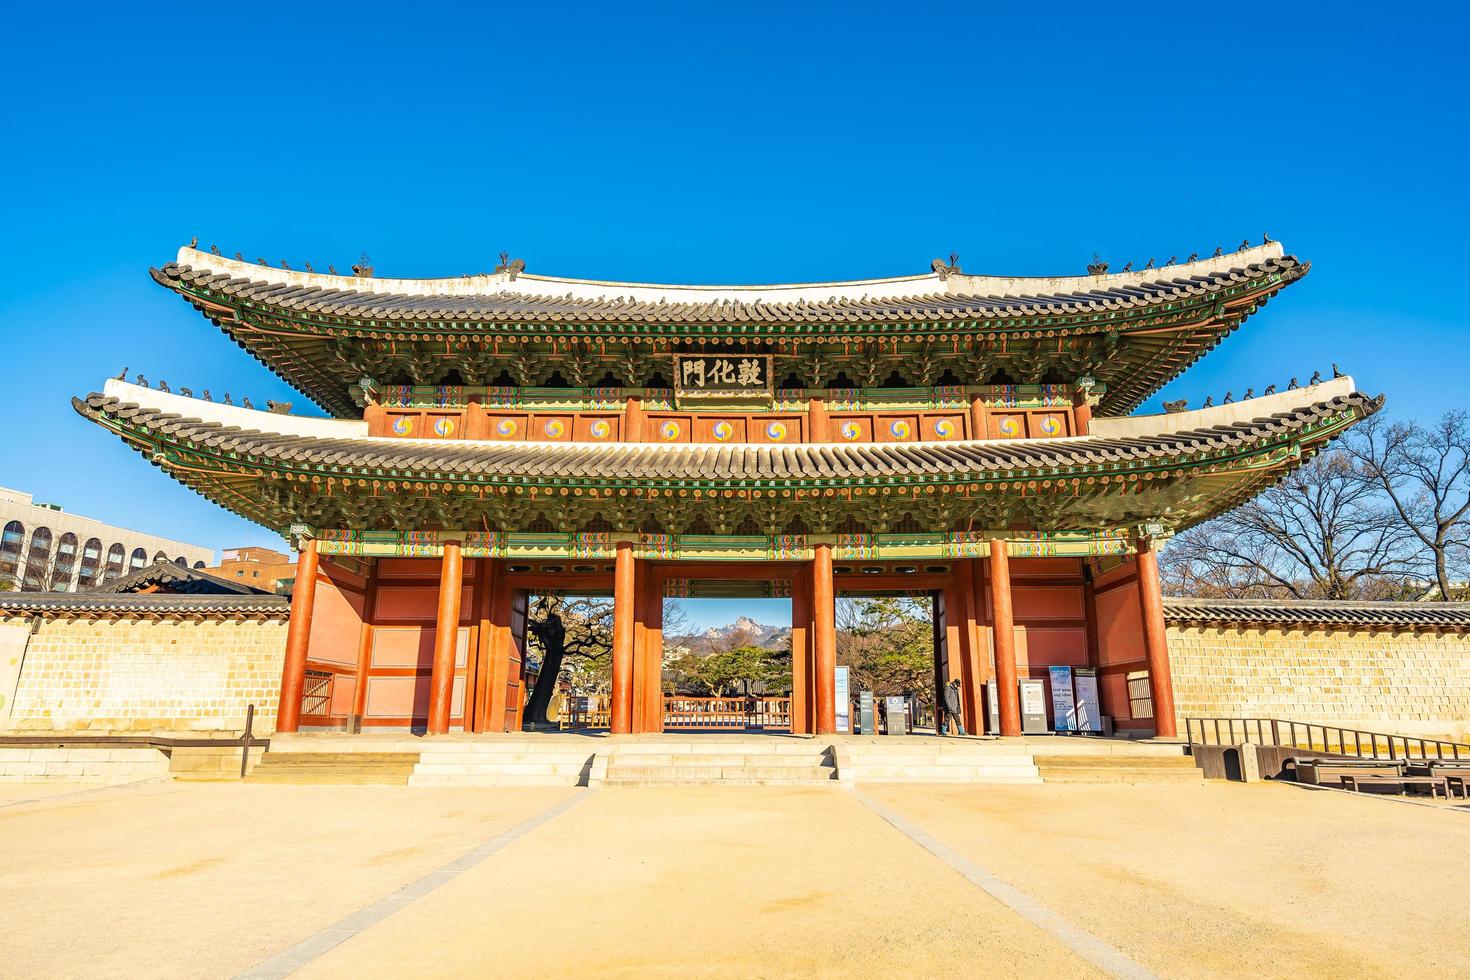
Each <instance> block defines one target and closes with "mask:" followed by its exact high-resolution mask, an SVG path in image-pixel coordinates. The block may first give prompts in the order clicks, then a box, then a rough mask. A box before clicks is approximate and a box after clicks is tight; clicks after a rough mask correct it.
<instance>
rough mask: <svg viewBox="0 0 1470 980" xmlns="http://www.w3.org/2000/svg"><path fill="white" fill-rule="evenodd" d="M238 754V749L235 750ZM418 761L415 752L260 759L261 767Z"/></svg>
mask: <svg viewBox="0 0 1470 980" xmlns="http://www.w3.org/2000/svg"><path fill="white" fill-rule="evenodd" d="M235 751H236V752H237V753H238V751H239V750H238V749H237V750H235ZM418 759H419V753H417V752H285V753H282V752H276V751H275V750H272V751H270V752H267V753H266V754H265V755H264V756H262V757H261V760H260V765H262V766H279V765H292V766H306V765H322V764H326V765H341V764H351V765H363V764H367V765H371V764H375V763H391V764H397V765H410V766H411V765H413V764H414V763H415V762H417V761H418Z"/></svg>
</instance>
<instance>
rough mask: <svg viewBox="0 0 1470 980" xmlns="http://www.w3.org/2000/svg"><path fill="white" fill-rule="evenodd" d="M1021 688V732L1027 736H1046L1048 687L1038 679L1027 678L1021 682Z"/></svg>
mask: <svg viewBox="0 0 1470 980" xmlns="http://www.w3.org/2000/svg"><path fill="white" fill-rule="evenodd" d="M1019 685H1020V688H1021V731H1022V732H1023V733H1025V734H1027V735H1045V734H1046V733H1047V731H1048V729H1047V727H1046V685H1045V684H1043V683H1042V682H1041V681H1040V680H1037V679H1036V678H1032V677H1027V678H1023V679H1022V680H1021V681H1020V682H1019Z"/></svg>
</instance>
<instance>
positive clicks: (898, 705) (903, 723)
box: [884, 694, 909, 735]
mask: <svg viewBox="0 0 1470 980" xmlns="http://www.w3.org/2000/svg"><path fill="white" fill-rule="evenodd" d="M884 705H885V707H886V708H887V709H888V714H887V720H888V727H887V729H885V731H886V732H887V734H889V735H907V734H908V731H909V723H908V708H909V699H908V698H906V697H904V696H903V695H901V694H898V695H889V696H888V697H887V698H884Z"/></svg>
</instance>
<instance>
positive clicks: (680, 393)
mask: <svg viewBox="0 0 1470 980" xmlns="http://www.w3.org/2000/svg"><path fill="white" fill-rule="evenodd" d="M774 385H775V379H774V376H773V375H772V372H771V355H770V354H675V355H674V397H675V398H676V399H677V400H678V401H679V402H681V403H682V402H684V401H686V400H691V399H692V400H695V401H741V402H753V401H766V402H769V401H770V400H771V399H773V398H774V397H775V387H774Z"/></svg>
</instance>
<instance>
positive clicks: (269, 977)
mask: <svg viewBox="0 0 1470 980" xmlns="http://www.w3.org/2000/svg"><path fill="white" fill-rule="evenodd" d="M592 793H593V791H592V790H583V791H582V792H579V793H574V794H573V795H571V796H569V797H567V798H566V799H564V800H562V801H561V802H559V803H556V804H554V805H552V806H550V807H548V808H547V809H545V810H542V811H541V812H540V813H538V814H536V815H535V816H533V817H530V818H529V819H526V820H523V821H521V822H520V823H518V824H516V825H515V826H514V827H512V828H510V829H509V830H507V831H505V832H503V833H501V834H499V835H497V836H496V837H493V838H491V839H490V840H488V841H486V842H485V843H483V844H481V845H480V846H479V847H477V848H475V849H474V850H472V851H470V852H468V853H467V854H464V855H462V856H461V857H458V858H455V859H454V860H453V861H450V862H449V863H448V864H446V865H444V866H442V867H440V868H436V869H435V870H433V871H430V872H429V873H428V874H426V875H424V876H423V877H421V878H419V879H418V880H416V881H411V882H409V883H408V884H407V885H404V886H403V887H402V888H400V889H398V891H396V892H394V893H393V894H391V895H386V896H384V897H383V898H380V899H378V900H377V901H376V902H373V903H372V904H371V905H368V906H365V907H364V908H361V909H358V910H357V911H356V912H353V913H352V914H351V915H348V916H345V917H344V918H342V919H339V920H338V921H336V922H334V923H332V924H331V925H329V926H327V927H325V928H323V929H321V930H320V931H318V932H317V933H316V934H315V935H312V936H308V937H307V938H306V939H303V940H302V941H301V942H299V943H297V944H296V945H295V946H292V947H291V948H290V949H287V950H284V951H282V952H280V953H277V954H276V955H275V956H272V957H270V958H269V959H267V960H263V961H261V962H260V963H257V964H256V965H255V966H253V967H252V968H250V969H249V970H246V971H245V972H244V973H241V974H238V975H237V977H236V980H280V978H284V977H288V976H290V975H291V974H293V973H295V972H296V971H297V970H299V969H301V968H302V967H303V966H305V965H306V964H308V963H310V962H311V961H312V960H315V959H317V958H318V957H320V956H322V955H324V954H326V953H327V952H329V951H331V950H332V949H333V948H335V947H337V946H339V945H341V944H342V943H344V942H346V941H347V940H349V939H351V938H352V937H353V936H355V935H357V934H358V933H360V932H362V931H363V930H364V929H369V928H371V927H373V926H375V925H377V924H378V923H380V922H382V921H383V920H384V919H386V918H388V916H390V915H392V914H393V913H394V912H397V911H398V910H399V909H402V908H403V907H405V906H407V905H411V904H412V903H414V902H416V901H418V900H419V899H421V898H423V897H424V896H425V895H427V894H429V893H430V892H432V891H434V890H435V889H436V888H439V887H441V886H443V885H445V884H447V883H449V882H451V881H453V880H454V879H455V878H457V877H459V876H460V875H461V874H464V872H466V871H468V870H469V869H470V868H473V867H474V866H475V865H477V864H479V863H480V862H481V861H484V860H485V859H486V858H488V857H491V856H493V855H494V854H496V853H498V852H499V851H502V850H504V849H505V848H507V847H509V846H510V845H511V844H514V843H515V842H516V841H518V840H520V839H521V838H522V837H525V836H526V835H527V834H529V833H531V831H533V830H535V829H536V828H538V827H541V826H543V825H544V824H546V823H547V822H549V821H551V820H553V819H555V818H556V817H558V816H560V815H561V814H563V813H566V812H567V811H568V810H570V809H571V808H572V807H574V806H576V805H577V804H578V803H581V802H582V801H583V800H585V799H587V797H589V796H590V795H592Z"/></svg>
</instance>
